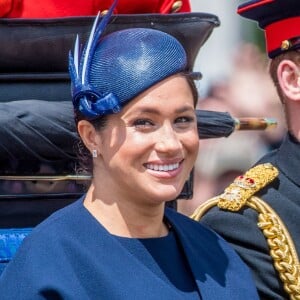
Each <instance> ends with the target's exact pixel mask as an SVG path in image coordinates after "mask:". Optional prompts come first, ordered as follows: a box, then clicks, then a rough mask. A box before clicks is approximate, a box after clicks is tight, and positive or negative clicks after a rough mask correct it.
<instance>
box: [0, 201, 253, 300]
mask: <svg viewBox="0 0 300 300" xmlns="http://www.w3.org/2000/svg"><path fill="white" fill-rule="evenodd" d="M165 218H166V220H167V222H168V223H169V224H170V226H171V227H172V230H173V231H174V236H175V237H176V239H177V240H176V242H175V243H176V244H177V245H178V249H177V251H179V254H178V253H177V254H175V256H174V255H170V257H169V263H170V264H176V263H177V262H176V261H172V259H173V258H174V257H176V256H177V255H179V256H181V257H184V259H183V260H184V261H183V262H182V265H181V266H179V267H178V269H177V270H179V271H181V270H182V269H185V270H186V271H187V272H188V273H187V274H186V276H184V277H183V279H182V278H181V279H182V280H180V279H179V281H178V282H175V281H174V278H173V279H172V278H171V277H170V276H169V275H168V274H169V273H168V271H166V269H164V267H159V268H157V267H156V266H155V267H154V268H152V267H150V266H149V261H147V259H145V255H142V257H137V255H136V253H137V252H136V251H135V250H133V251H132V250H130V246H128V245H124V242H122V241H120V239H119V238H117V237H115V236H113V235H111V234H109V233H108V232H107V230H106V229H105V228H104V227H103V226H102V225H101V224H100V223H99V222H98V221H97V220H96V219H95V218H94V217H93V216H92V215H91V214H90V213H89V211H88V210H87V209H86V208H85V207H84V206H83V200H82V199H80V200H78V201H77V202H75V203H73V204H71V205H69V206H68V207H65V208H63V209H61V210H59V211H57V212H56V213H54V214H53V215H52V216H50V217H49V218H48V219H47V220H45V221H44V222H43V223H41V224H40V225H38V226H37V227H36V228H35V229H34V230H33V232H32V233H31V234H30V235H29V236H28V237H27V238H25V240H24V242H23V243H22V245H21V246H20V248H19V250H18V251H17V253H16V255H15V256H14V258H13V260H12V261H11V262H10V263H9V264H8V266H7V267H6V268H5V270H4V272H3V273H2V275H1V277H0V295H1V300H8V299H9V300H11V299H14V300H15V299H22V300H38V299H64V300H68V299H72V300H74V299H76V300H77V299H80V300H85V299H97V300H98V299H110V300H114V299H130V300H131V299H146V300H148V299H149V300H150V299H164V300H168V299H170V300H176V299H195V295H196V296H198V297H199V298H198V299H203V300H212V299H214V300H218V299H220V300H226V299H228V300H229V299H230V300H235V299H236V300H240V299H243V300H248V299H249V300H255V299H258V296H257V291H256V288H255V286H254V283H253V280H252V277H251V274H250V271H249V270H248V268H247V267H246V266H245V264H244V263H243V262H242V261H241V259H240V258H239V256H238V255H237V254H236V253H235V251H234V250H233V249H232V248H231V247H230V246H229V245H228V244H227V243H226V242H225V241H224V240H223V239H222V238H220V237H219V236H218V235H217V234H215V233H214V232H212V231H211V230H210V229H207V228H206V227H204V226H203V225H201V224H199V223H198V222H195V221H193V220H191V219H189V218H188V217H185V216H183V215H181V214H179V213H177V212H175V211H174V210H172V209H168V208H167V209H166V211H165ZM171 243H172V241H171ZM173 243H174V240H173ZM144 247H146V245H144ZM180 247H182V248H180ZM155 248H157V247H155V246H154V249H155ZM173 250H174V249H169V251H170V253H171V252H172V251H173ZM154 252H156V251H155V250H154ZM154 252H153V251H152V252H151V250H150V252H149V253H152V254H150V256H152V257H153V261H156V262H159V260H160V259H159V258H157V257H155V255H156V254H155V253H154ZM156 253H157V252H156ZM147 255H148V254H147ZM148 256H149V255H148ZM145 262H146V263H145ZM159 269H160V270H165V271H163V273H164V274H160V275H159V274H158V272H159ZM173 270H175V271H176V268H174V269H173ZM163 276H165V278H163ZM186 279H188V280H191V282H190V283H189V284H188V285H187V284H186Z"/></svg>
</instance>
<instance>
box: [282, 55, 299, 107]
mask: <svg viewBox="0 0 300 300" xmlns="http://www.w3.org/2000/svg"><path fill="white" fill-rule="evenodd" d="M277 77H278V82H279V84H280V87H281V90H282V93H283V94H284V95H285V96H286V98H288V99H290V100H294V101H298V100H300V70H299V67H298V65H297V64H295V63H294V62H293V61H291V60H287V59H285V60H283V61H281V62H280V63H279V65H278V68H277Z"/></svg>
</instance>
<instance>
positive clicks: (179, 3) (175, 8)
mask: <svg viewBox="0 0 300 300" xmlns="http://www.w3.org/2000/svg"><path fill="white" fill-rule="evenodd" d="M181 7H182V1H175V2H174V3H173V5H172V8H171V13H176V12H178V11H179V10H180V9H181Z"/></svg>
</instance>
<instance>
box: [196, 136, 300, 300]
mask: <svg viewBox="0 0 300 300" xmlns="http://www.w3.org/2000/svg"><path fill="white" fill-rule="evenodd" d="M267 162H268V163H271V164H273V165H274V166H275V167H277V168H278V170H279V176H278V177H277V178H276V179H275V180H274V181H273V182H271V183H270V184H269V185H267V186H266V187H265V188H263V189H262V190H260V191H259V192H257V194H256V196H258V197H260V198H261V199H263V200H264V201H265V202H267V203H268V204H269V205H270V206H271V207H272V208H273V209H274V210H275V211H276V213H277V214H278V215H279V217H280V218H281V220H282V221H283V222H284V224H285V226H286V227H287V229H288V231H289V233H290V235H291V237H292V239H293V241H294V244H295V246H296V249H297V253H298V257H299V255H300V143H299V142H297V141H296V140H295V139H294V138H293V137H292V136H291V135H290V134H287V135H286V137H285V139H284V140H283V143H282V144H281V146H280V147H279V149H277V150H275V151H272V152H270V153H269V154H267V155H266V156H264V157H263V158H262V159H261V160H260V161H259V162H258V163H257V164H261V163H267ZM200 222H201V223H204V224H206V225H208V226H209V227H211V228H213V229H214V230H215V231H217V232H218V233H219V234H221V235H222V236H223V237H224V238H225V239H227V240H228V241H229V242H230V243H231V244H232V245H233V246H234V248H235V249H236V251H237V252H238V253H239V254H240V256H241V257H242V259H243V260H244V261H245V262H246V263H247V264H248V266H249V267H250V268H251V270H252V272H253V275H254V278H255V281H256V285H257V288H258V291H259V294H260V297H261V299H270V300H271V299H272V300H274V299H289V296H288V294H287V293H286V292H285V291H284V290H283V284H282V282H281V280H280V278H279V276H278V273H277V271H276V270H275V268H274V266H273V261H272V258H271V256H270V254H269V247H268V244H267V241H266V239H265V237H264V235H263V233H262V232H261V231H260V229H259V228H258V226H257V213H256V212H255V210H253V209H251V208H249V207H245V208H243V209H241V210H240V211H238V212H230V211H223V210H221V209H219V208H218V207H213V208H212V209H210V210H209V211H208V212H206V214H205V215H204V216H203V217H202V218H201V219H200Z"/></svg>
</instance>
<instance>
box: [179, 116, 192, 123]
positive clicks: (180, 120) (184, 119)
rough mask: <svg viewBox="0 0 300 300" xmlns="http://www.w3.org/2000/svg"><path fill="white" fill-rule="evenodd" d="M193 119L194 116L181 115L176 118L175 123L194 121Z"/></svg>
mask: <svg viewBox="0 0 300 300" xmlns="http://www.w3.org/2000/svg"><path fill="white" fill-rule="evenodd" d="M193 121H194V118H193V117H179V118H177V119H176V120H175V123H192V122H193Z"/></svg>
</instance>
